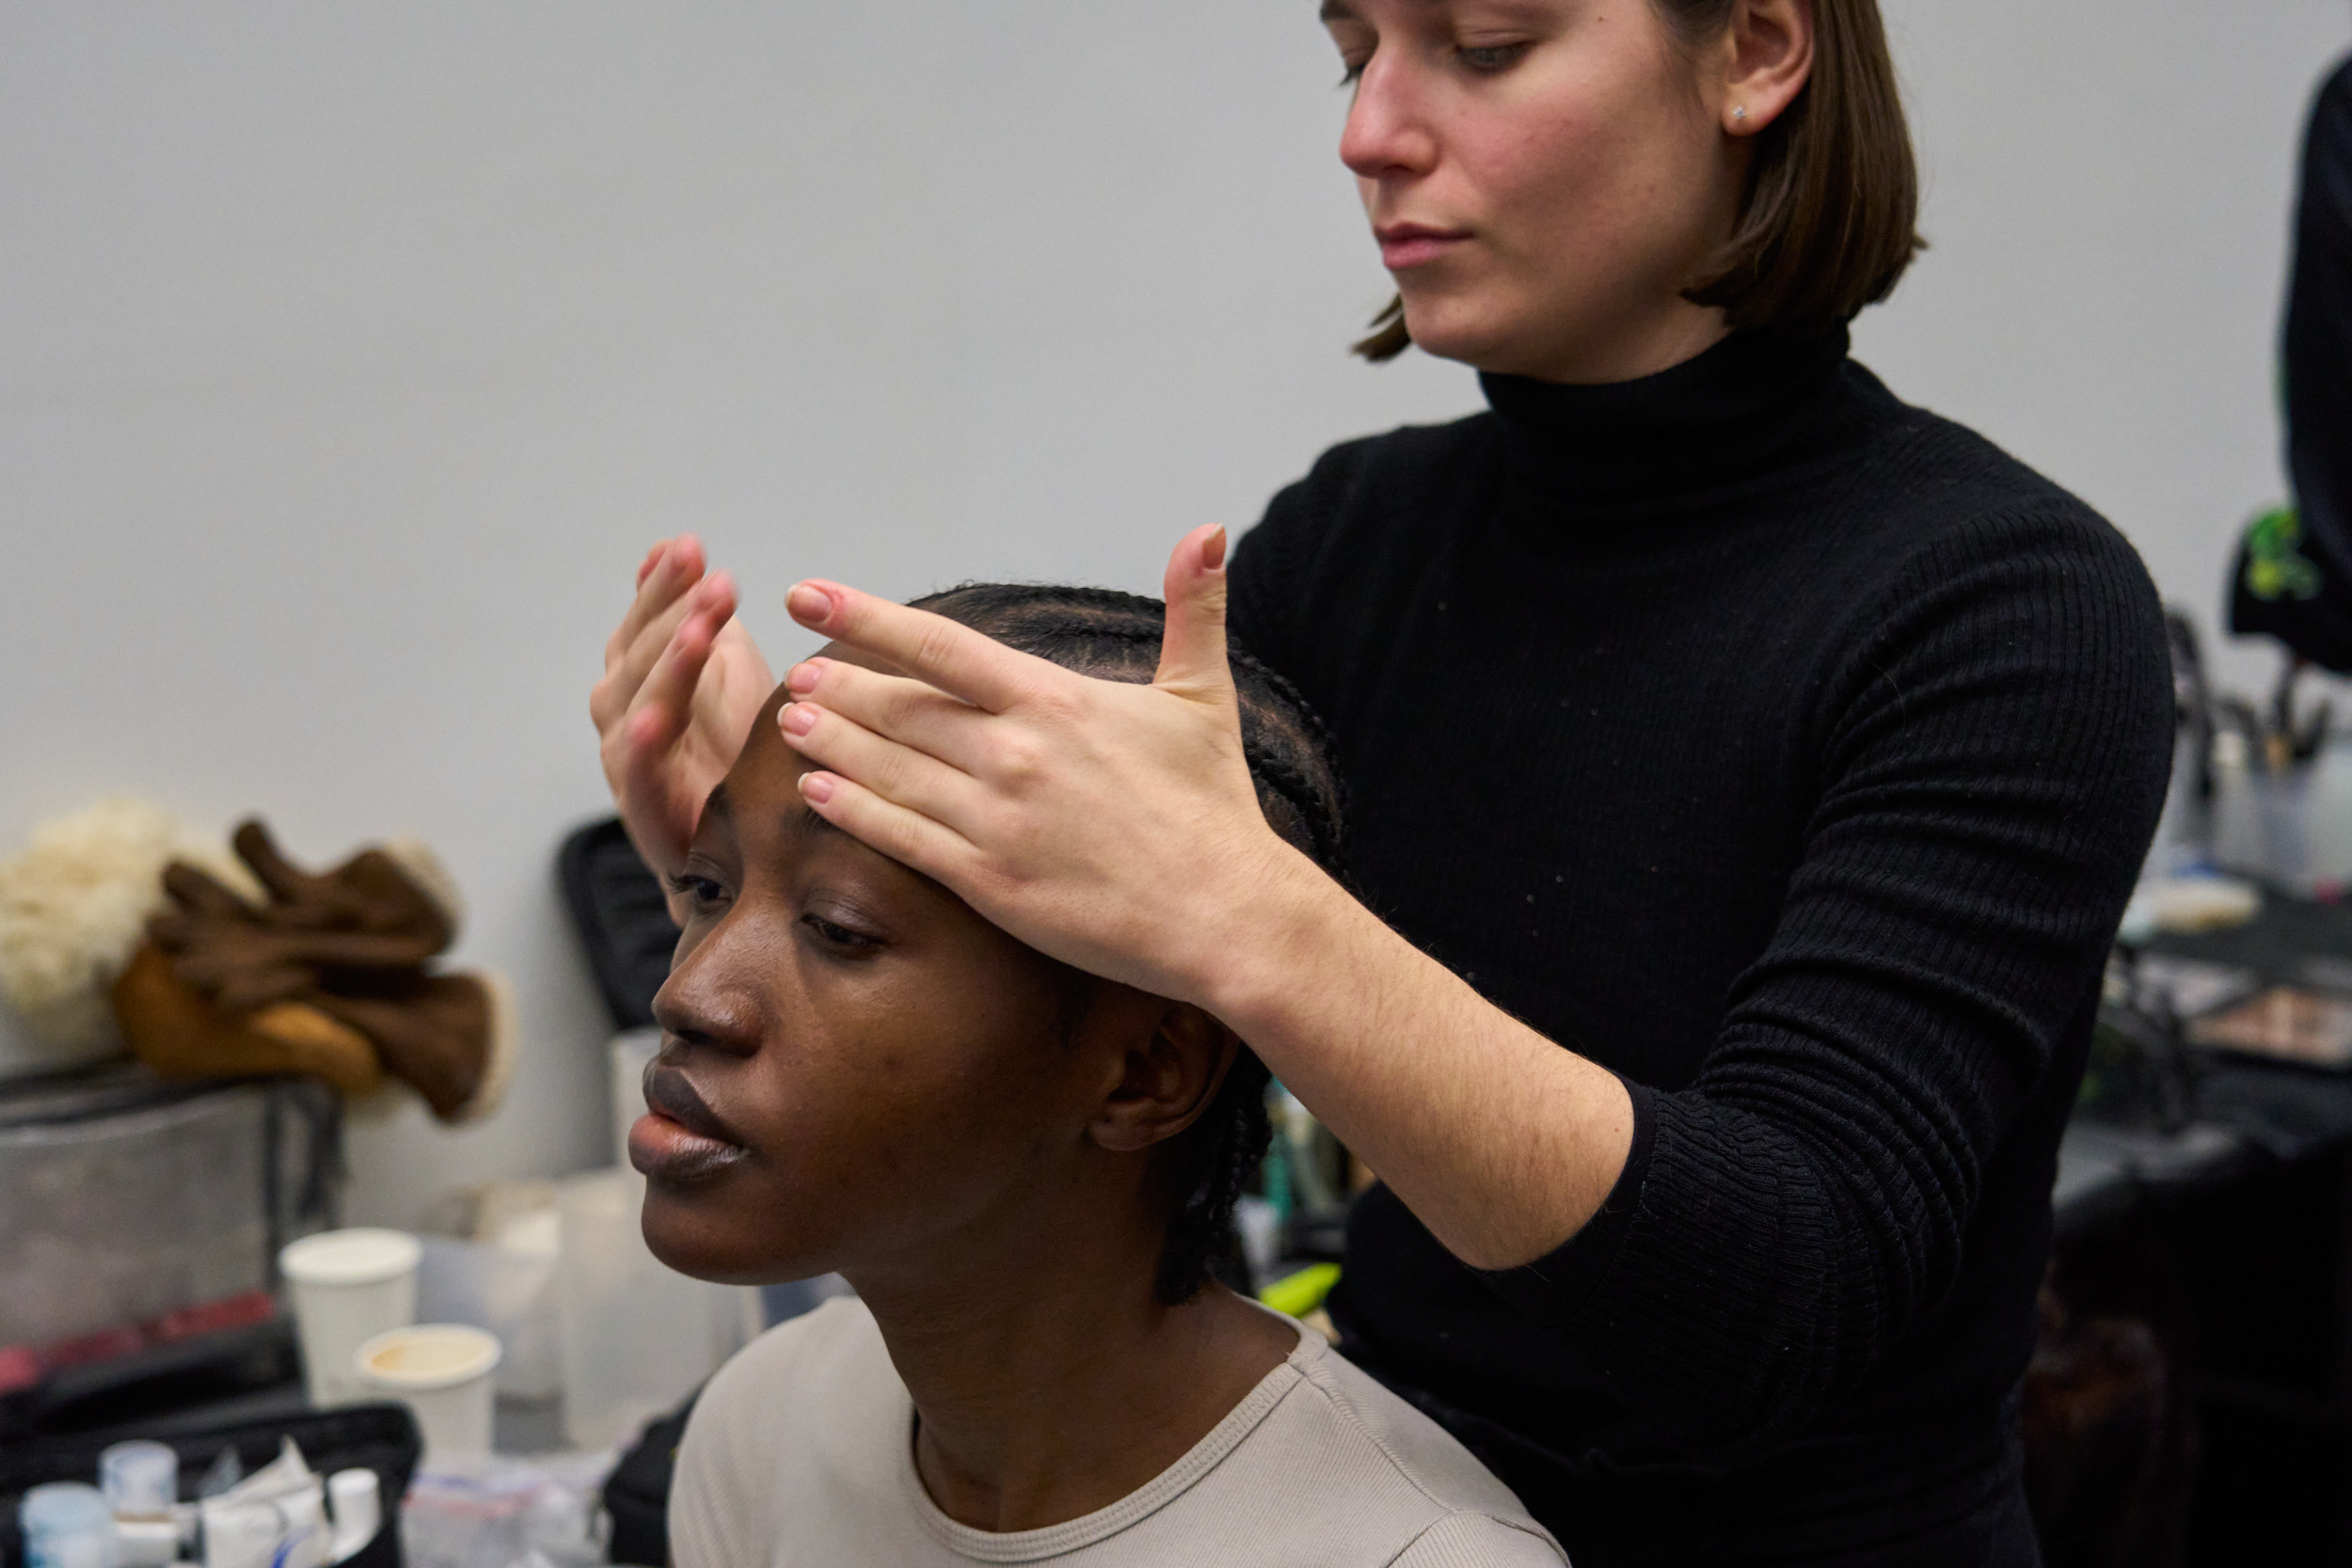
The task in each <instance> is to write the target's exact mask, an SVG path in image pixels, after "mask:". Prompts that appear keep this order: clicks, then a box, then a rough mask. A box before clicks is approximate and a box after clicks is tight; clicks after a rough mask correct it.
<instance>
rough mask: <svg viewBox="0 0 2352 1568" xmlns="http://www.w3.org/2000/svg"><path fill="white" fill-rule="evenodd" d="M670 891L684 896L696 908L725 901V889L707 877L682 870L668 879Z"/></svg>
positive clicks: (703, 908) (707, 906) (705, 908)
mask: <svg viewBox="0 0 2352 1568" xmlns="http://www.w3.org/2000/svg"><path fill="white" fill-rule="evenodd" d="M670 891H671V892H672V893H675V894H676V895H678V896H679V897H681V898H684V899H685V900H686V901H687V902H688V903H689V904H691V905H692V906H693V907H694V908H695V909H697V910H707V909H710V908H713V907H714V906H716V905H719V904H723V903H725V902H726V896H727V890H726V889H725V888H724V887H723V886H721V885H720V884H719V883H718V882H716V881H714V880H713V879H710V878H708V877H697V876H695V875H694V874H693V873H692V872H691V871H683V872H680V873H679V874H678V875H676V876H675V877H673V878H671V879H670Z"/></svg>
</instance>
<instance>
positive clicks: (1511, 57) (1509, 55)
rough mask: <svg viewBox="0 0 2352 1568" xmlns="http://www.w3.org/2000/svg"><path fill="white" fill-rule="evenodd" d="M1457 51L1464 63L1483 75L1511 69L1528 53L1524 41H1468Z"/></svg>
mask: <svg viewBox="0 0 2352 1568" xmlns="http://www.w3.org/2000/svg"><path fill="white" fill-rule="evenodd" d="M1457 53H1458V54H1459V55H1461V59H1462V63H1463V64H1464V65H1466V66H1468V67H1470V69H1471V70H1472V71H1477V72H1479V73H1480V74H1481V75H1486V76H1491V75H1495V74H1497V73H1499V72H1502V71H1508V70H1510V69H1511V68H1512V67H1513V66H1515V65H1517V64H1518V63H1519V61H1520V60H1521V59H1522V58H1523V57H1525V55H1526V54H1527V45H1526V44H1524V43H1466V44H1464V45H1463V46H1462V47H1461V49H1460V50H1459V51H1457Z"/></svg>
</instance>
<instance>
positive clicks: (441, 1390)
mask: <svg viewBox="0 0 2352 1568" xmlns="http://www.w3.org/2000/svg"><path fill="white" fill-rule="evenodd" d="M498 1365H499V1341H498V1336H497V1335H495V1334H492V1333H491V1332H490V1331H489V1330H487V1329H484V1328H476V1327H474V1326H473V1325H472V1324H471V1323H419V1324H416V1325H414V1326H412V1327H407V1328H395V1329H392V1330H390V1331H389V1332H388V1333H384V1334H379V1335H377V1336H376V1337H375V1338H373V1339H370V1340H369V1341H368V1342H367V1343H366V1344H364V1345H361V1346H360V1347H359V1351H358V1359H357V1366H358V1373H359V1377H360V1379H361V1381H362V1382H364V1383H365V1384H366V1385H367V1386H368V1387H369V1389H370V1390H371V1392H372V1393H373V1395H374V1396H375V1397H377V1398H380V1399H396V1400H399V1401H400V1402H402V1403H404V1404H405V1405H407V1406H408V1408H409V1410H410V1411H411V1412H412V1413H413V1414H414V1415H415V1416H416V1418H417V1427H418V1430H419V1431H421V1432H422V1433H424V1451H425V1456H426V1458H427V1459H428V1460H433V1459H447V1458H453V1457H458V1456H464V1455H472V1454H486V1453H488V1452H489V1451H490V1416H491V1410H492V1395H493V1394H494V1393H495V1392H496V1385H495V1383H494V1381H493V1379H494V1377H495V1374H496V1373H497V1371H498Z"/></svg>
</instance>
